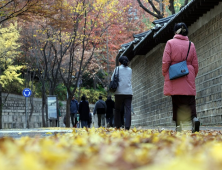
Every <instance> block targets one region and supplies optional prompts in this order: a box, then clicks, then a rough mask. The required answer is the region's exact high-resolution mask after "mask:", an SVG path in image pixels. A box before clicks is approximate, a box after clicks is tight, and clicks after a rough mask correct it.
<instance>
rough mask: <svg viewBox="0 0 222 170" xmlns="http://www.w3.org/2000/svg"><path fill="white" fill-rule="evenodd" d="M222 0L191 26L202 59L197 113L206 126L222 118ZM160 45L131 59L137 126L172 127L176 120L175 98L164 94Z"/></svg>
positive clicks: (134, 120)
mask: <svg viewBox="0 0 222 170" xmlns="http://www.w3.org/2000/svg"><path fill="white" fill-rule="evenodd" d="M221 8H222V3H219V5H218V6H217V7H215V8H214V9H212V10H211V11H209V12H208V13H207V14H205V15H203V17H201V18H200V19H199V20H198V21H196V22H195V23H194V24H193V25H191V26H190V27H189V32H190V34H189V39H190V40H191V41H192V42H193V43H194V44H195V47H196V50H197V56H198V61H199V73H198V76H197V78H196V89H197V96H196V105H197V115H198V117H199V118H200V121H201V124H202V125H218V124H221V119H222V104H221V100H222V60H221V59H222V13H221V10H220V9H221ZM164 47H165V44H159V45H158V46H156V47H155V48H154V49H152V50H151V51H150V52H149V53H148V54H146V55H145V56H136V57H134V59H133V60H132V61H131V64H130V66H131V68H132V69H133V76H132V86H133V93H134V95H133V108H134V112H135V113H136V115H135V116H133V117H132V124H133V125H136V126H138V125H149V126H169V125H174V123H173V122H172V103H171V97H167V96H164V95H163V83H164V79H163V76H162V72H161V68H162V55H163V51H164Z"/></svg>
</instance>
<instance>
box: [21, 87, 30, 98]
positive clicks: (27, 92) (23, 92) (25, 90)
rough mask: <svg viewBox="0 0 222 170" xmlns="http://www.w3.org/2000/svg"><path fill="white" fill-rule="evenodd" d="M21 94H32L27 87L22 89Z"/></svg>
mask: <svg viewBox="0 0 222 170" xmlns="http://www.w3.org/2000/svg"><path fill="white" fill-rule="evenodd" d="M22 94H23V96H25V97H30V96H31V94H32V91H31V90H30V89H29V88H25V89H24V90H23V91H22Z"/></svg>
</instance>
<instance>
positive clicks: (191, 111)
mask: <svg viewBox="0 0 222 170" xmlns="http://www.w3.org/2000/svg"><path fill="white" fill-rule="evenodd" d="M171 98H172V104H173V120H174V121H176V124H177V125H178V124H179V122H180V121H189V120H191V119H193V118H194V117H197V113H196V100H195V96H185V95H173V96H171Z"/></svg>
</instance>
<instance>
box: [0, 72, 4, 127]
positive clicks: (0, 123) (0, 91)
mask: <svg viewBox="0 0 222 170" xmlns="http://www.w3.org/2000/svg"><path fill="white" fill-rule="evenodd" d="M0 70H1V69H0ZM0 75H1V71H0ZM2 106H3V103H2V85H1V84H0V129H2Z"/></svg>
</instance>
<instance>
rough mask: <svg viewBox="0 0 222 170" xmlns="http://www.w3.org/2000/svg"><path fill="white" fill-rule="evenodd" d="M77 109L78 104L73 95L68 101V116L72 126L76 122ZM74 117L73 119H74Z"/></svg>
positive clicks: (74, 125)
mask: <svg viewBox="0 0 222 170" xmlns="http://www.w3.org/2000/svg"><path fill="white" fill-rule="evenodd" d="M78 110H79V104H78V101H77V100H75V96H73V97H72V100H71V102H70V118H71V122H72V126H73V127H76V124H77V112H78ZM74 119H75V121H74Z"/></svg>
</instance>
